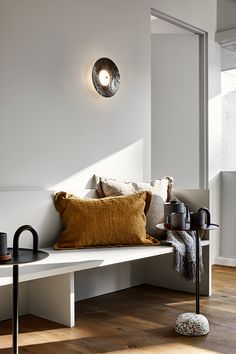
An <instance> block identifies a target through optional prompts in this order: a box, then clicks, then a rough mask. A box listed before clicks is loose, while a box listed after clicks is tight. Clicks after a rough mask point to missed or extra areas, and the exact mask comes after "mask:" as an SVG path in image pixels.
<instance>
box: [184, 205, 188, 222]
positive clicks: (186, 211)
mask: <svg viewBox="0 0 236 354" xmlns="http://www.w3.org/2000/svg"><path fill="white" fill-rule="evenodd" d="M184 206H185V215H186V221H187V220H188V218H189V207H188V204H184Z"/></svg>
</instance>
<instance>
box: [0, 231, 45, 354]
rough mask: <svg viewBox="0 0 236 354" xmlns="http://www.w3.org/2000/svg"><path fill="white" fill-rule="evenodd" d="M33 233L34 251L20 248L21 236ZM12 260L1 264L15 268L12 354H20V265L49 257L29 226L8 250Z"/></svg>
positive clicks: (17, 236)
mask: <svg viewBox="0 0 236 354" xmlns="http://www.w3.org/2000/svg"><path fill="white" fill-rule="evenodd" d="M25 230H28V231H31V232H32V235H33V250H31V249H26V248H18V239H19V236H20V234H21V233H22V232H23V231H25ZM8 252H9V254H11V259H10V260H8V261H4V262H2V263H0V266H9V265H12V266H13V319H12V354H18V333H19V313H18V284H19V265H20V264H25V263H33V262H37V261H41V260H42V259H44V258H46V257H48V256H49V254H48V253H47V252H44V251H39V250H38V235H37V233H36V231H35V230H34V229H33V228H32V227H31V226H29V225H25V226H22V227H21V228H19V229H18V230H17V231H16V233H15V235H14V241H13V248H8Z"/></svg>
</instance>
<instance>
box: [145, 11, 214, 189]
mask: <svg viewBox="0 0 236 354" xmlns="http://www.w3.org/2000/svg"><path fill="white" fill-rule="evenodd" d="M151 15H152V16H155V17H158V18H160V19H162V20H164V21H167V22H169V23H171V24H173V25H176V26H178V27H181V28H183V29H185V30H188V31H190V32H192V33H194V34H197V35H198V36H199V188H205V189H207V188H208V181H209V171H208V170H209V163H208V160H209V157H208V33H207V32H206V31H204V30H202V29H200V28H198V27H195V26H192V25H190V24H189V23H186V22H184V21H181V20H179V19H177V18H175V17H172V16H169V15H167V14H165V13H163V12H161V11H158V10H155V9H153V8H151Z"/></svg>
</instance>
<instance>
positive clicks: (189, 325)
mask: <svg viewBox="0 0 236 354" xmlns="http://www.w3.org/2000/svg"><path fill="white" fill-rule="evenodd" d="M199 246H200V245H199V232H198V230H196V282H195V285H196V287H195V299H196V301H195V302H196V313H194V312H187V313H182V314H181V315H179V316H178V317H177V320H176V324H175V331H176V332H177V333H179V334H182V335H184V336H189V337H197V336H203V335H205V334H207V333H209V322H208V320H207V318H206V317H205V316H203V315H201V314H200V286H199V283H200V267H199V256H200V255H199Z"/></svg>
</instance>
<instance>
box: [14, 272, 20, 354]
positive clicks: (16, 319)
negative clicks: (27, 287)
mask: <svg viewBox="0 0 236 354" xmlns="http://www.w3.org/2000/svg"><path fill="white" fill-rule="evenodd" d="M18 280H19V266H18V265H13V321H12V342H13V343H12V353H13V354H18V332H19V316H18Z"/></svg>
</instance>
